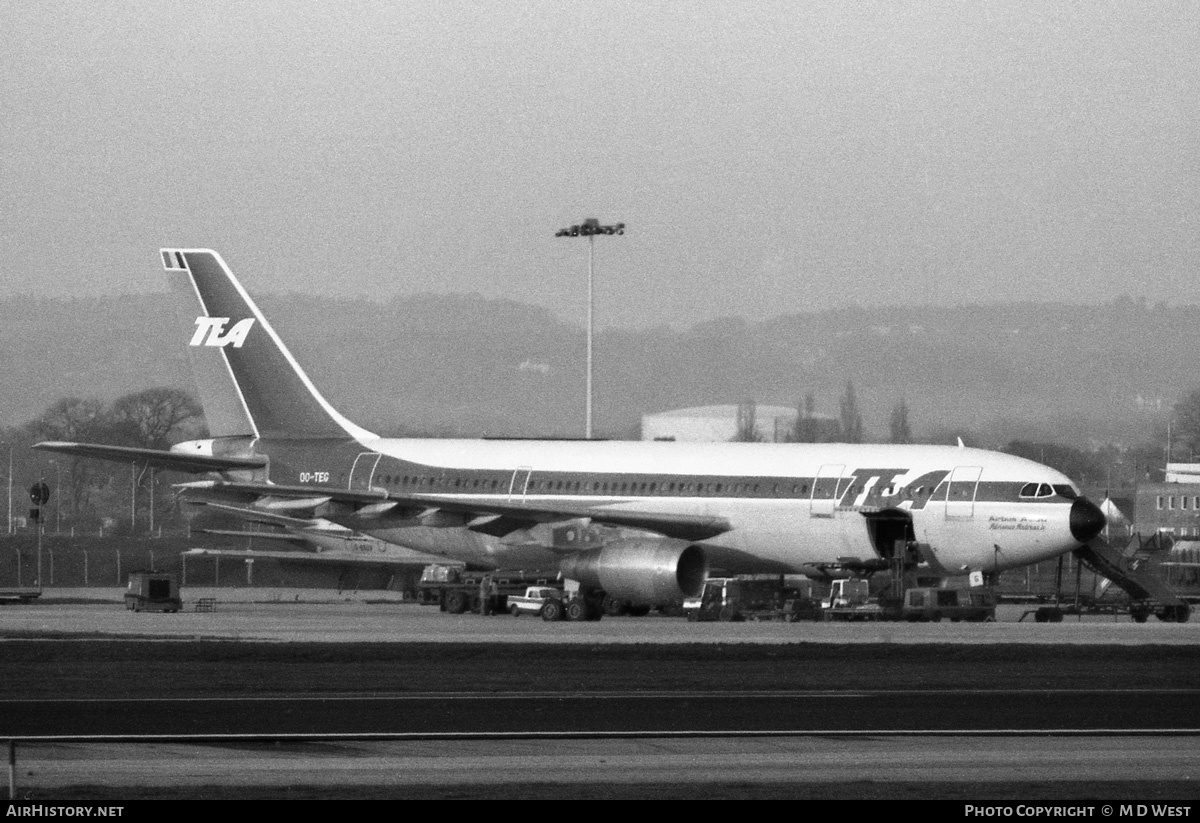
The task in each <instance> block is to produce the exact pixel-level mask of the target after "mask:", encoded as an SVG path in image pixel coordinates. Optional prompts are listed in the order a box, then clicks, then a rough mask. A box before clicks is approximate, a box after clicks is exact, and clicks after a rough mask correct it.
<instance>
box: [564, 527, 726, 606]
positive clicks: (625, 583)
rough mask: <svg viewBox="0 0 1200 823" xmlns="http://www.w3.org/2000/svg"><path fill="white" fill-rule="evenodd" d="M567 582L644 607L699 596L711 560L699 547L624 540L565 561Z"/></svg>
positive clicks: (672, 541)
mask: <svg viewBox="0 0 1200 823" xmlns="http://www.w3.org/2000/svg"><path fill="white" fill-rule="evenodd" d="M559 569H560V570H561V571H562V573H563V576H564V577H569V578H570V579H572V580H578V581H579V582H580V583H582V584H583V585H585V586H596V587H598V588H601V589H604V591H605V592H607V593H608V594H610V595H611V596H613V597H617V598H620V599H622V600H628V601H629V602H631V603H638V604H642V605H658V604H662V603H670V602H672V601H675V600H679V599H680V598H684V597H699V596H700V594H701V592H702V591H703V590H704V581H705V580H707V579H708V561H707V560H706V559H705V557H704V550H703V549H701V548H700V547H699V546H690V545H686V544H681V543H679V541H676V540H649V539H646V540H640V539H633V540H623V541H621V542H618V543H612V544H610V545H607V546H605V547H603V548H601V549H592V550H591V551H584V552H579V553H578V554H575V555H572V556H571V557H568V558H566V559H565V560H563V561H561V563H560V564H559Z"/></svg>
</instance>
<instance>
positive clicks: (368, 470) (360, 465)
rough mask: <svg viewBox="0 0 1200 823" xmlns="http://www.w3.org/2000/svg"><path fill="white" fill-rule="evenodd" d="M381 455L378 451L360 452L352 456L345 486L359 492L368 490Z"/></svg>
mask: <svg viewBox="0 0 1200 823" xmlns="http://www.w3.org/2000/svg"><path fill="white" fill-rule="evenodd" d="M382 456H383V455H381V454H379V452H362V453H361V454H360V455H359V456H358V457H356V458H354V466H353V468H351V469H350V484H349V485H348V486H347V487H346V488H348V489H349V490H350V491H360V492H363V491H368V490H370V488H371V478H372V477H373V476H374V474H375V467H376V466H377V465H379V458H380V457H382Z"/></svg>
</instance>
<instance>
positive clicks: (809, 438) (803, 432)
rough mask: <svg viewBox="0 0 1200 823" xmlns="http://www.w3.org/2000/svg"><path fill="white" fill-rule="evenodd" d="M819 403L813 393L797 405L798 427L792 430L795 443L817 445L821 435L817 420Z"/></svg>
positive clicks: (805, 396)
mask: <svg viewBox="0 0 1200 823" xmlns="http://www.w3.org/2000/svg"><path fill="white" fill-rule="evenodd" d="M816 411H817V401H816V398H814V397H813V395H812V392H809V393H808V394H806V395H804V402H803V403H798V404H797V405H796V425H795V428H794V429H793V430H792V442H793V443H816V442H817V438H818V436H819V435H820V431H819V427H818V425H817V419H816V417H815V415H816Z"/></svg>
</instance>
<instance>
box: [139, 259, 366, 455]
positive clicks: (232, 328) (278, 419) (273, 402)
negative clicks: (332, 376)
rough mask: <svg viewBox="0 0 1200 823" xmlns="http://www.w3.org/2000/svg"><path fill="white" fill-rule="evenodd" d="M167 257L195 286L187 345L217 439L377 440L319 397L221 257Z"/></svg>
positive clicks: (170, 265)
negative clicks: (240, 436) (243, 436)
mask: <svg viewBox="0 0 1200 823" xmlns="http://www.w3.org/2000/svg"><path fill="white" fill-rule="evenodd" d="M162 259H163V265H164V266H165V267H166V269H167V270H168V271H170V272H173V273H175V274H176V275H177V276H179V277H180V279H183V280H185V282H186V283H187V284H188V286H190V289H189V288H188V286H184V288H183V291H188V290H190V291H192V298H193V299H192V302H191V305H192V312H191V313H189V314H186V315H185V318H186V319H187V321H188V329H187V331H186V338H185V340H184V341H183V342H184V344H186V345H187V346H188V349H189V353H190V355H191V359H192V363H193V370H194V371H195V377H196V382H197V384H198V386H199V388H200V393H201V401H202V402H203V404H204V411H205V415H206V417H208V418H209V426H210V430H211V432H212V434H213V435H214V436H231V435H251V436H254V437H263V438H289V439H296V438H303V439H307V438H334V439H337V438H341V439H345V438H350V437H353V438H358V439H363V438H372V437H374V436H375V435H373V434H371V433H370V432H368V431H366V430H365V429H362V428H360V427H358V426H356V425H354V424H353V423H351V422H350V421H349V420H347V419H346V418H345V417H343V416H342V415H341V414H339V413H338V412H337V411H336V410H335V409H334V408H333V406H331V405H330V404H329V402H328V401H326V400H325V398H324V397H322V396H321V393H320V392H319V391H317V388H316V387H315V386H314V385H313V383H312V381H311V380H310V379H309V377H308V375H307V374H305V373H304V370H303V369H302V368H301V367H300V364H299V363H297V362H296V360H295V358H294V357H292V354H291V352H289V351H288V349H287V347H286V346H285V345H284V344H283V341H282V340H280V339H279V336H278V335H277V334H276V333H275V330H274V329H272V328H271V325H270V323H268V322H267V319H266V317H264V316H263V314H262V312H261V311H259V309H258V306H256V305H255V303H254V301H253V300H252V299H251V298H250V295H249V294H247V293H246V291H245V289H243V288H242V286H241V284H240V283H238V281H237V279H236V278H234V276H233V274H232V273H231V272H230V271H229V268H228V267H227V266H226V265H225V262H224V261H223V260H222V259H221V257H220V255H218V254H217V253H216V252H214V251H209V250H207V249H163V250H162ZM176 287H177V288H178V287H179V284H176ZM210 408H211V412H210Z"/></svg>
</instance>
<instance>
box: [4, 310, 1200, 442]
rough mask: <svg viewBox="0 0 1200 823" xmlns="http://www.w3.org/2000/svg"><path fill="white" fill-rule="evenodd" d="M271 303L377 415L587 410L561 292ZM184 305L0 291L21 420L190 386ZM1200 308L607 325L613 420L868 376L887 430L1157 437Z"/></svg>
mask: <svg viewBox="0 0 1200 823" xmlns="http://www.w3.org/2000/svg"><path fill="white" fill-rule="evenodd" d="M261 303H262V305H263V307H264V310H265V311H266V312H267V314H268V316H270V317H271V319H272V322H273V324H274V325H275V327H276V329H277V330H278V331H279V333H280V334H281V335H282V336H283V338H284V339H285V340H286V341H287V342H288V344H289V346H290V347H291V348H292V350H293V352H294V353H295V354H296V356H297V357H298V358H299V359H300V361H301V362H302V363H304V364H305V365H306V367H307V369H308V371H309V373H310V374H311V376H312V377H313V379H314V381H315V382H316V383H317V385H318V386H320V387H321V388H322V390H323V391H324V392H325V393H326V395H327V396H328V397H330V398H331V399H332V400H333V401H334V403H335V405H337V406H338V407H339V408H340V409H341V410H342V411H343V412H344V413H346V414H347V415H348V416H349V417H351V418H352V419H355V420H356V421H358V422H361V423H362V424H364V425H366V426H368V427H371V428H375V429H377V430H380V431H384V432H401V431H406V430H408V431H422V432H427V433H448V434H455V433H457V434H465V435H479V434H483V435H497V436H504V435H522V436H563V435H575V434H578V433H579V431H580V430H581V428H582V422H581V421H582V417H583V401H582V397H583V387H584V379H583V363H584V350H585V349H584V334H583V330H582V329H580V328H578V327H576V326H573V325H570V324H567V323H564V322H562V321H561V320H559V319H558V318H556V317H555V316H553V315H551V314H550V313H548V312H547V311H545V310H542V309H538V308H534V307H531V306H527V305H522V304H518V303H514V302H511V301H498V300H485V299H483V298H481V297H478V296H471V295H458V296H429V295H423V296H418V297H413V298H407V299H402V300H399V299H398V300H394V301H392V302H389V303H371V302H365V301H348V300H337V299H333V300H329V299H324V298H316V297H308V296H298V295H283V296H280V295H276V296H268V297H264V298H262V300H261ZM172 312H173V303H172V301H171V298H170V297H169V296H168V295H166V294H150V295H143V296H134V297H130V296H120V297H112V298H107V299H102V300H71V299H64V300H45V299H42V300H35V299H31V298H13V299H9V300H5V301H0V351H3V352H4V355H3V358H2V359H0V380H2V381H3V385H4V386H5V388H6V390H5V391H4V392H3V394H2V396H0V422H3V423H4V424H7V425H12V424H19V423H23V422H25V421H27V420H29V419H30V418H32V417H34V416H35V415H37V414H38V413H40V412H41V411H42V410H43V409H44V408H45V407H46V406H48V405H49V404H50V403H52V402H53V401H55V400H56V399H58V398H60V397H63V396H66V395H72V394H73V395H80V396H96V397H100V398H102V399H106V400H111V399H113V398H115V397H117V396H120V395H121V394H124V393H126V392H130V391H135V390H138V389H142V388H146V387H148V386H153V385H173V386H180V387H183V388H188V389H190V388H191V384H190V375H189V373H188V371H187V367H186V357H185V353H184V350H183V348H182V343H181V340H182V336H181V333H180V332H179V330H178V325H177V321H176V319H175V316H174V314H173V313H172ZM1191 314H1192V311H1191V309H1188V308H1182V309H1167V308H1161V307H1154V308H1152V307H1149V306H1146V305H1144V304H1142V303H1138V302H1135V301H1131V300H1128V299H1122V300H1118V301H1115V302H1112V303H1109V304H1106V305H1102V306H1068V305H1053V304H1032V303H1028V304H1016V303H1014V304H1005V305H991V306H963V307H957V308H949V309H932V308H920V307H911V306H895V307H873V308H869V309H866V308H847V309H841V310H837V311H829V312H822V313H814V314H787V315H781V316H779V317H777V318H775V319H772V320H769V321H766V322H762V323H748V322H745V321H741V320H736V319H729V320H719V321H714V322H709V323H703V324H698V325H695V326H692V327H691V328H687V329H683V330H673V329H669V328H666V327H662V328H653V329H614V330H606V331H603V332H600V333H599V334H598V335H597V339H596V376H595V398H596V400H595V402H596V409H595V417H596V421H597V429H598V431H600V432H601V433H604V434H607V435H609V436H630V435H632V434H633V433H634V432H635V431H636V428H637V425H638V423H639V421H640V418H641V415H642V414H643V413H645V412H649V411H659V410H663V409H669V408H676V407H681V406H692V405H704V404H711V403H733V402H740V401H743V400H747V399H754V400H757V401H759V402H764V403H779V404H788V405H791V404H795V403H796V402H797V401H799V400H800V399H801V398H803V396H804V395H805V394H806V393H809V392H811V393H812V394H813V395H814V396H815V398H816V401H817V410H818V411H820V412H825V413H833V414H836V412H837V401H838V397H839V396H840V395H841V393H842V391H843V390H844V388H845V385H846V382H847V381H853V382H854V385H855V389H856V392H857V394H858V400H859V405H860V408H861V409H862V411H863V416H864V419H865V423H866V429H867V431H868V434H871V435H874V436H875V437H877V438H883V437H884V436H886V432H887V419H888V416H889V414H890V412H891V409H892V407H893V406H894V405H895V404H896V403H897V402H898V401H899V399H900V398H901V397H904V398H906V400H907V403H908V405H909V408H910V419H911V421H912V423H913V427H914V430H915V431H916V432H917V433H918V434H919V435H929V434H931V433H935V432H941V433H947V432H952V431H969V432H977V433H979V434H981V435H982V436H983V437H984V438H985V439H989V440H997V439H1004V438H1008V437H1017V436H1021V437H1026V438H1043V437H1044V438H1047V439H1049V438H1053V439H1058V440H1062V441H1064V442H1069V443H1073V444H1076V445H1080V446H1086V445H1089V444H1091V443H1096V442H1109V441H1114V440H1115V441H1138V440H1145V439H1148V438H1150V437H1152V436H1153V435H1154V428H1155V426H1156V425H1159V426H1161V425H1165V414H1166V412H1167V411H1168V410H1169V407H1170V405H1171V404H1172V403H1173V402H1174V400H1175V399H1176V398H1177V397H1178V396H1179V395H1180V394H1182V393H1183V392H1184V391H1186V390H1187V389H1189V388H1190V387H1192V386H1194V385H1195V384H1197V383H1200V379H1197V378H1195V377H1193V374H1192V369H1191V366H1190V358H1189V357H1188V353H1189V352H1192V351H1196V350H1197V348H1198V344H1200V339H1198V338H1200V329H1198V328H1197V327H1196V325H1195V324H1194V323H1191V322H1189V321H1190V320H1191Z"/></svg>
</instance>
